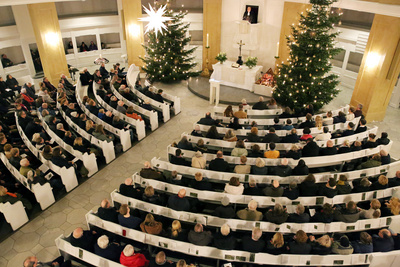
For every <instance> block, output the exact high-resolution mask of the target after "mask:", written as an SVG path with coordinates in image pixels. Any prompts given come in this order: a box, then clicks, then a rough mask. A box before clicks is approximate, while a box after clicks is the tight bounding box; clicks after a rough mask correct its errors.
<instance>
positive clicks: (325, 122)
mask: <svg viewBox="0 0 400 267" xmlns="http://www.w3.org/2000/svg"><path fill="white" fill-rule="evenodd" d="M322 124H323V125H332V124H333V115H332V111H328V112H327V113H326V117H325V118H323V119H322Z"/></svg>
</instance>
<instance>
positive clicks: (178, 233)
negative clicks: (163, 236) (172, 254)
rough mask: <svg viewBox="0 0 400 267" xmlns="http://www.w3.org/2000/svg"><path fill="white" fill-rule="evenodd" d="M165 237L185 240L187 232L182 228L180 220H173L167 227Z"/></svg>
mask: <svg viewBox="0 0 400 267" xmlns="http://www.w3.org/2000/svg"><path fill="white" fill-rule="evenodd" d="M167 237H168V238H171V239H175V240H178V241H183V242H184V241H186V240H187V232H186V231H185V230H183V229H182V225H181V223H180V221H178V220H174V221H173V222H172V224H171V227H170V228H169V229H168V234H167Z"/></svg>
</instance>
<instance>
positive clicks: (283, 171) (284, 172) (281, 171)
mask: <svg viewBox="0 0 400 267" xmlns="http://www.w3.org/2000/svg"><path fill="white" fill-rule="evenodd" d="M288 164H289V161H288V159H287V158H283V159H281V164H280V165H278V166H276V167H275V168H274V172H275V175H278V176H281V177H286V176H290V175H291V174H292V168H291V167H290V166H289V165H288Z"/></svg>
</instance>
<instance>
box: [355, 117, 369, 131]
mask: <svg viewBox="0 0 400 267" xmlns="http://www.w3.org/2000/svg"><path fill="white" fill-rule="evenodd" d="M366 124H367V120H366V119H361V120H360V124H359V125H358V127H357V129H356V130H355V131H354V133H356V134H358V133H363V132H366V131H367V126H366Z"/></svg>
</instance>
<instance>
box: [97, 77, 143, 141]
mask: <svg viewBox="0 0 400 267" xmlns="http://www.w3.org/2000/svg"><path fill="white" fill-rule="evenodd" d="M96 86H97V84H96V83H95V82H93V89H94V88H96ZM93 94H94V97H95V98H96V101H97V102H98V103H99V104H100V105H101V106H103V107H104V108H105V109H106V110H108V111H111V112H112V114H113V115H114V116H118V117H120V118H121V119H122V120H124V121H125V122H127V123H129V124H130V125H132V127H133V128H134V129H135V132H136V136H137V138H138V140H139V141H140V140H142V139H143V138H145V137H146V126H145V124H144V121H140V120H135V119H132V118H130V117H128V116H126V115H125V114H122V113H121V112H119V111H118V110H116V109H114V108H113V107H111V106H110V105H109V104H107V103H106V102H105V101H104V100H103V99H102V98H101V97H100V96H99V95H98V94H96V92H93Z"/></svg>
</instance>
